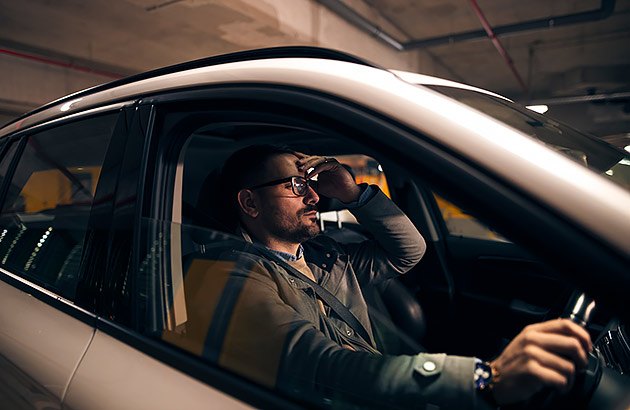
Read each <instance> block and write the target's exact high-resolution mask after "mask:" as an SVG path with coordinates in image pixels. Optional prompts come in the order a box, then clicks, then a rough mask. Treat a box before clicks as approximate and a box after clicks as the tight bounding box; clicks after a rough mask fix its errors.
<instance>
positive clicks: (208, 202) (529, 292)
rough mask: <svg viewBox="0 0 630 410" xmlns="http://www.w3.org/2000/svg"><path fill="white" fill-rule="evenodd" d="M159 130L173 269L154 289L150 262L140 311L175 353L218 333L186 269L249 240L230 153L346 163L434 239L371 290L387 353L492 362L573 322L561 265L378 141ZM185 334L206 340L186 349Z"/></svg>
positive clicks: (572, 293) (597, 324) (310, 126)
mask: <svg viewBox="0 0 630 410" xmlns="http://www.w3.org/2000/svg"><path fill="white" fill-rule="evenodd" d="M247 114H249V113H247ZM183 124H185V125H183ZM156 129H157V130H159V133H160V134H161V135H168V136H169V137H171V138H170V139H169V140H168V142H166V143H164V147H166V148H164V150H165V152H167V154H164V158H165V161H167V162H169V163H171V164H172V166H171V167H170V168H172V169H173V171H172V172H171V173H170V174H169V177H168V178H170V179H169V184H172V185H170V186H172V190H173V191H172V192H173V195H172V198H173V201H172V203H170V205H169V206H170V207H168V208H167V210H168V212H167V214H165V215H164V216H165V219H166V220H167V221H166V222H165V225H163V226H159V227H158V228H157V229H156V230H155V232H154V233H153V236H151V235H149V238H154V240H153V241H149V243H148V245H147V246H149V247H151V249H152V253H150V255H149V256H150V257H153V258H154V259H153V261H155V260H157V259H159V258H160V256H159V252H158V251H155V249H158V248H160V247H162V248H163V249H167V250H168V251H167V252H166V253H165V254H164V255H166V257H163V260H162V262H164V265H167V269H163V268H160V269H161V271H160V273H159V274H160V275H162V278H163V280H164V283H165V284H166V285H165V286H164V289H158V288H155V287H154V288H150V286H151V285H150V284H149V282H150V279H149V278H150V276H151V272H150V269H148V267H149V265H150V264H151V263H149V262H148V261H147V259H145V261H144V262H143V266H144V267H141V269H140V272H139V279H138V283H140V284H141V285H142V284H146V285H147V288H146V289H147V290H146V292H142V290H140V292H141V293H143V294H146V295H149V297H148V299H147V305H146V308H145V309H144V311H143V312H141V313H142V314H145V315H147V316H146V319H145V320H144V322H146V323H152V324H153V325H152V326H153V327H150V328H149V329H148V331H149V333H151V334H153V335H154V336H155V337H157V338H160V339H162V340H164V341H167V342H169V343H175V342H173V340H174V339H172V337H171V336H172V335H173V334H177V335H178V337H180V342H177V343H175V344H176V345H177V346H179V347H180V348H183V349H184V350H187V351H188V352H193V353H194V354H195V355H201V352H202V350H203V348H202V345H203V338H205V337H206V334H207V329H201V331H200V330H199V329H196V330H193V329H190V323H187V317H188V313H189V312H187V309H190V306H191V305H193V304H194V303H192V301H190V300H188V301H187V300H186V297H187V296H185V295H189V294H190V293H191V292H189V290H188V289H186V286H185V283H186V281H185V275H186V269H187V266H188V264H189V263H190V260H191V259H192V258H194V255H195V254H198V253H200V252H201V253H204V251H205V249H207V248H208V247H212V246H226V245H227V246H229V241H237V242H238V241H242V238H240V237H237V236H235V235H234V231H233V228H232V227H231V224H230V223H229V221H228V220H226V218H225V216H224V211H225V209H223V208H222V207H223V206H224V205H223V204H222V203H221V201H217V198H219V196H220V194H221V193H220V192H219V191H220V190H219V188H218V187H217V185H218V184H217V178H218V176H219V173H220V171H221V166H222V164H223V162H224V161H225V160H226V159H227V158H228V157H229V155H230V154H231V153H233V152H234V151H236V150H238V149H240V148H243V147H245V146H249V145H253V144H265V143H272V144H281V145H285V146H289V147H291V148H292V149H295V150H296V151H300V152H306V153H315V154H317V155H323V156H328V157H335V158H338V160H339V161H340V162H341V163H342V164H344V165H345V166H347V168H348V169H349V170H350V171H351V173H353V174H354V176H355V179H356V180H357V182H361V181H362V180H365V178H366V177H368V176H369V177H371V178H374V179H373V180H372V182H377V183H378V184H379V185H380V186H381V188H383V187H386V190H387V194H388V195H389V196H390V198H391V199H392V200H393V201H394V202H395V203H396V204H397V205H398V206H399V207H400V208H401V209H402V210H403V211H404V212H405V213H406V214H407V216H408V217H409V218H410V219H411V220H412V222H413V223H414V224H415V225H416V227H417V228H418V230H419V231H420V233H421V234H422V235H423V237H424V238H425V240H426V242H427V251H426V253H425V255H424V257H423V259H422V260H421V261H420V262H419V263H418V264H417V265H416V266H415V267H414V268H413V269H412V270H411V271H410V272H408V273H407V274H405V275H403V276H402V277H400V278H395V279H391V280H389V281H386V282H384V283H381V284H379V285H378V286H374V287H373V288H371V289H364V296H365V299H366V301H367V302H368V305H369V309H370V314H371V320H372V322H373V328H374V329H375V336H376V338H377V344H378V347H379V350H381V351H382V352H385V353H391V354H401V353H406V354H412V353H415V352H420V351H427V352H435V353H437V352H443V353H448V354H457V355H465V356H476V357H480V358H483V359H486V360H491V359H492V358H493V357H495V356H496V355H498V354H499V353H500V352H501V351H502V349H503V348H504V347H505V346H506V345H507V343H509V341H510V340H511V339H512V338H513V337H514V336H515V335H516V334H518V332H520V331H521V330H522V329H523V328H524V327H525V326H526V325H528V324H531V323H535V322H540V321H544V320H547V319H552V318H557V317H560V316H563V315H566V314H567V309H570V308H571V306H570V305H571V303H573V302H574V301H575V297H576V295H579V294H580V293H581V292H580V291H579V289H577V288H576V287H575V285H573V284H571V283H569V282H568V281H566V279H565V278H563V276H562V275H561V274H559V273H558V272H557V271H556V267H555V266H551V265H550V264H548V263H546V262H543V261H542V260H541V259H539V258H538V257H536V256H534V254H533V253H532V252H531V251H529V250H528V249H526V248H525V247H522V246H520V245H518V244H517V243H515V242H513V241H511V240H510V235H509V232H510V230H509V229H507V228H508V226H507V225H506V226H503V225H501V223H497V220H493V219H489V220H488V219H487V218H486V216H485V215H483V216H482V215H477V213H473V212H470V211H468V210H467V207H466V205H465V204H464V203H460V201H459V199H460V196H459V195H453V189H454V188H453V187H447V188H445V187H444V186H442V185H441V184H440V183H438V182H436V181H434V180H433V179H432V178H431V175H423V174H421V173H420V172H419V171H418V170H415V169H413V168H412V167H410V166H408V165H407V164H406V163H405V162H404V161H401V159H400V158H398V157H396V156H395V155H392V154H391V153H390V152H382V151H379V150H378V149H375V148H374V146H373V145H371V144H369V143H368V142H367V141H368V140H367V139H366V140H365V141H366V142H365V143H364V140H363V139H362V138H363V137H362V135H361V134H359V133H355V134H353V135H350V136H348V134H347V132H348V130H346V129H340V128H335V127H334V126H331V125H330V124H322V123H315V122H312V121H303V120H301V119H299V118H298V119H296V117H295V116H292V117H289V116H281V115H278V116H274V115H268V114H267V115H265V116H258V115H252V116H251V118H250V117H249V116H247V115H241V113H238V114H237V115H235V114H234V113H229V115H219V114H215V115H212V116H208V115H207V114H205V113H201V114H194V113H193V114H187V115H184V114H179V113H174V114H173V118H170V119H169V118H168V116H165V119H163V120H162V123H159V124H157V126H156ZM357 158H361V159H362V161H363V162H357ZM368 163H369V164H370V167H369V168H370V170H369V171H366V170H365V169H364V168H365V164H368ZM357 164H358V165H357ZM432 172H434V173H439V172H440V170H439V169H437V170H436V169H433V170H432ZM433 175H434V174H433ZM362 178H363V179H362ZM455 189H456V188H455ZM483 195H484V194H483V193H479V196H481V198H476V199H477V200H481V201H484V202H486V203H488V204H490V205H492V202H493V201H494V199H493V198H492V197H491V196H489V197H483ZM167 197H168V195H167ZM318 211H319V212H318V220H319V223H320V226H321V227H322V233H321V234H322V235H327V236H329V237H331V238H333V239H335V240H337V241H338V242H341V243H344V242H356V241H362V240H364V239H371V238H370V234H369V233H368V232H366V231H365V230H364V229H362V228H361V226H360V225H359V224H358V223H357V222H356V220H354V218H352V217H351V216H349V215H350V214H349V212H348V211H347V210H345V209H343V207H342V206H340V203H338V201H334V200H329V199H327V198H322V199H321V201H320V203H319V204H318ZM509 219H510V216H509V215H507V216H506V217H505V218H504V219H503V220H504V221H505V220H508V221H509ZM486 220H487V221H488V222H489V223H490V224H487V223H486ZM503 228H506V229H503ZM167 259H168V260H167ZM198 302H199V301H195V303H198ZM609 319H610V314H609V313H607V312H606V311H605V310H604V309H602V310H600V311H596V313H595V318H594V320H592V322H591V324H590V325H589V328H588V330H589V331H590V332H591V336H592V337H593V340H596V338H598V337H599V336H600V335H601V334H602V333H603V332H604V330H605V329H606V326H609V325H610V324H609ZM187 326H188V328H187ZM186 334H188V335H190V338H193V337H196V338H197V339H198V340H194V341H193V340H192V339H191V340H189V341H186V342H185V343H181V336H182V335H184V338H185V337H186V336H185V335H186ZM193 334H194V336H193ZM188 342H190V343H188ZM193 342H194V343H193ZM200 346H201V347H200ZM613 361H614V360H613ZM627 365H628V364H627V363H625V364H624V366H627Z"/></svg>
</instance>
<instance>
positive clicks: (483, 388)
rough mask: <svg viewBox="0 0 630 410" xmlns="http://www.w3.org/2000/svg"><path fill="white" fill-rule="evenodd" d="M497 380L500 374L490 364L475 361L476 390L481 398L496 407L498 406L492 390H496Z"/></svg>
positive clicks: (474, 380)
mask: <svg viewBox="0 0 630 410" xmlns="http://www.w3.org/2000/svg"><path fill="white" fill-rule="evenodd" d="M497 378H498V374H496V371H494V370H493V368H492V366H491V365H490V363H488V362H483V361H481V360H479V359H475V371H474V373H473V383H474V386H475V390H477V392H479V394H480V395H481V397H483V398H484V399H485V400H486V401H487V402H488V403H490V404H491V405H493V406H495V407H496V406H497V402H496V400H495V399H494V394H493V392H492V390H493V389H494V382H495V381H496V379H497Z"/></svg>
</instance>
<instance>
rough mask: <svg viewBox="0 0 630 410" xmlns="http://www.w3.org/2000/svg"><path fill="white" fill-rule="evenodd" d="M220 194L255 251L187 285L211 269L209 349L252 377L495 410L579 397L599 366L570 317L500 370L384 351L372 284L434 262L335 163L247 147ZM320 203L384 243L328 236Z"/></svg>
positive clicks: (508, 356)
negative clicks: (340, 209)
mask: <svg viewBox="0 0 630 410" xmlns="http://www.w3.org/2000/svg"><path fill="white" fill-rule="evenodd" d="M315 177H317V178H315ZM314 179H317V190H314V189H313V186H314V185H315V183H314ZM220 191H221V192H225V193H226V194H227V196H226V197H227V198H228V200H229V202H230V204H229V205H232V206H233V209H234V210H235V211H236V214H235V216H237V220H238V226H237V228H236V229H237V232H238V234H239V235H241V236H242V237H243V238H244V239H245V240H246V241H247V242H248V243H251V244H252V245H247V244H245V243H244V242H243V241H241V243H240V244H239V243H238V242H233V243H230V244H226V243H223V244H221V246H216V247H215V249H214V250H213V249H210V250H209V251H208V252H207V254H206V255H204V257H205V258H207V259H208V260H209V261H212V262H209V261H208V262H206V263H205V264H204V263H202V262H204V260H203V258H199V259H197V260H195V261H193V263H192V265H191V270H189V273H188V274H187V279H188V278H191V277H192V276H191V275H197V276H198V277H202V276H201V275H202V274H203V277H204V278H206V277H212V278H214V279H213V280H215V281H218V282H220V283H221V284H222V285H220V286H223V288H224V289H227V290H224V291H223V292H222V293H221V295H220V296H217V297H216V298H217V300H216V303H215V302H213V304H212V306H213V308H212V309H213V310H212V312H210V313H205V314H206V315H207V316H212V319H211V323H210V325H209V330H208V332H207V339H204V340H203V347H199V349H202V350H203V354H204V355H206V356H209V357H211V358H212V359H213V360H215V361H216V362H218V363H219V364H220V365H222V366H225V367H227V368H229V369H231V370H233V371H235V372H237V373H240V374H241V375H244V376H246V377H248V378H251V379H253V380H255V381H257V382H259V383H261V384H263V385H266V386H268V387H271V388H278V389H280V390H282V391H283V392H285V393H287V394H290V395H293V396H296V397H299V398H302V399H304V398H308V399H309V400H331V398H332V399H333V400H335V399H340V400H350V401H352V402H357V403H360V404H370V405H373V406H375V407H382V408H391V407H393V406H400V407H413V408H416V407H424V406H428V407H430V408H443V407H444V408H458V409H460V408H492V406H493V405H503V404H508V403H515V402H518V401H521V400H525V399H527V398H529V397H530V396H532V395H533V394H534V393H535V392H537V391H539V390H540V389H541V388H543V387H544V386H551V387H553V388H555V389H558V390H560V391H567V390H568V389H570V387H571V385H572V383H573V379H574V377H575V374H576V371H577V370H578V369H580V368H582V367H584V366H585V365H586V364H587V352H588V351H589V350H590V349H591V348H592V347H591V341H590V338H589V335H588V333H587V332H586V331H585V330H584V329H582V328H581V327H579V326H577V325H575V324H573V323H571V322H569V321H567V320H554V321H549V322H545V323H541V324H536V325H532V326H529V327H527V328H526V329H525V330H523V332H521V333H520V334H519V335H518V336H517V337H516V338H515V339H514V340H513V341H512V343H511V344H510V345H509V346H508V347H507V348H506V349H505V351H503V353H502V354H501V355H500V356H499V357H498V358H496V359H495V360H494V361H493V362H492V363H490V364H484V363H481V362H480V361H479V360H476V359H475V358H465V357H456V356H447V355H444V354H427V353H419V354H417V355H414V356H387V355H382V354H381V353H380V352H379V351H378V350H377V349H376V346H375V344H374V340H373V333H372V329H371V326H370V320H369V316H368V310H367V306H366V303H365V301H364V299H363V296H362V290H361V289H362V288H365V287H367V286H371V285H373V284H375V283H378V282H380V281H383V280H386V279H388V278H391V277H395V276H397V275H401V274H404V273H405V272H407V271H408V270H409V269H411V268H412V267H413V266H415V265H416V263H417V262H418V261H419V260H420V259H421V257H422V255H423V254H424V251H425V243H424V240H423V238H422V236H421V235H420V234H419V233H418V231H417V230H416V228H415V227H414V225H413V224H412V223H411V221H410V220H409V219H408V218H407V217H406V216H405V215H404V214H403V212H402V211H400V210H399V209H398V208H397V207H396V205H395V204H394V203H393V202H392V201H390V200H389V199H388V198H387V197H386V196H385V195H384V194H383V193H382V192H380V190H379V189H378V187H376V186H369V187H368V186H367V185H357V184H356V183H355V181H354V179H353V178H352V176H351V175H350V174H349V173H348V171H347V170H345V169H344V168H343V166H341V165H340V164H339V163H338V162H337V161H336V160H334V159H329V158H325V157H320V156H309V155H305V154H302V153H298V152H293V151H291V150H289V149H283V148H278V147H274V146H256V147H248V148H245V149H243V150H241V151H238V152H236V153H235V154H234V155H233V156H232V157H231V158H230V159H229V160H228V161H227V162H226V164H225V166H224V169H223V176H222V183H221V188H220ZM320 194H321V195H325V196H327V197H329V198H336V199H338V200H340V201H342V202H344V203H346V204H347V207H348V208H349V209H350V211H351V212H352V213H353V214H354V215H355V217H356V218H357V220H358V221H359V222H360V223H361V225H362V226H363V227H364V228H365V229H367V230H368V231H370V232H371V233H372V234H373V236H374V237H375V238H376V240H374V241H366V242H363V243H360V244H350V245H341V244H339V243H337V242H335V241H333V240H332V239H329V238H327V237H325V236H323V235H320V236H318V234H319V233H320V232H319V226H318V223H317V220H316V211H317V202H318V201H319V195H320ZM229 205H228V208H229V207H230V206H229ZM226 245H227V246H231V247H232V249H231V250H230V251H225V247H226ZM195 269H196V272H197V273H190V272H191V271H195ZM191 280H192V279H191ZM321 288H324V289H323V290H322V289H321ZM187 292H188V289H187ZM215 293H216V291H215ZM328 293H329V294H332V296H333V297H334V299H336V300H338V301H339V302H341V305H343V306H341V307H340V306H338V305H337V302H335V301H334V300H330V298H329V295H327V294H328ZM206 298H207V296H206ZM206 300H207V299H206ZM344 310H345V311H344ZM188 311H189V312H193V311H194V309H192V308H189V309H188ZM348 312H349V313H348ZM191 314H199V313H198V309H197V312H196V313H195V312H193V313H191ZM195 320H196V319H195V318H194V317H193V318H191V320H190V321H191V323H193V322H194V321H195ZM217 323H220V324H221V325H218V324H217ZM215 324H217V325H216V326H215ZM204 337H206V336H205V334H204ZM431 406H434V407H431Z"/></svg>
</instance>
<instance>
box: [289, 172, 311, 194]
mask: <svg viewBox="0 0 630 410" xmlns="http://www.w3.org/2000/svg"><path fill="white" fill-rule="evenodd" d="M291 184H292V185H293V193H294V194H295V195H297V196H304V195H306V192H307V191H308V182H306V179H304V178H299V177H293V179H292V180H291Z"/></svg>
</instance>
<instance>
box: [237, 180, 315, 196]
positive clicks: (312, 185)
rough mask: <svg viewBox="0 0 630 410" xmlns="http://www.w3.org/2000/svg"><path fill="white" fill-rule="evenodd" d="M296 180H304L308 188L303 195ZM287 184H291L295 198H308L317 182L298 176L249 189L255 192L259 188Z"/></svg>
mask: <svg viewBox="0 0 630 410" xmlns="http://www.w3.org/2000/svg"><path fill="white" fill-rule="evenodd" d="M296 179H300V180H303V181H304V183H305V185H306V186H307V188H306V190H305V191H304V193H303V194H301V195H300V194H299V193H298V192H297V190H296V187H295V186H296V182H295V180H296ZM285 182H291V190H292V191H293V194H294V195H295V196H300V197H301V196H306V195H307V194H308V187H311V188H313V189H315V182H316V181H313V180H310V179H306V178H304V177H298V176H293V177H286V178H281V179H275V180H273V181H269V182H265V183H264V184H259V185H255V186H253V187H249V188H247V189H249V190H250V191H253V190H254V189H258V188H265V187H268V186H273V185H279V184H283V183H285Z"/></svg>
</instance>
